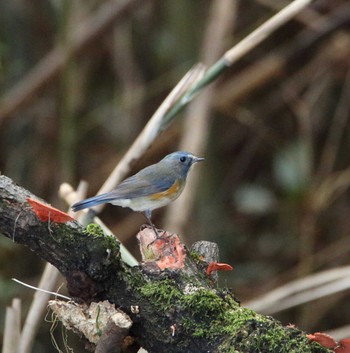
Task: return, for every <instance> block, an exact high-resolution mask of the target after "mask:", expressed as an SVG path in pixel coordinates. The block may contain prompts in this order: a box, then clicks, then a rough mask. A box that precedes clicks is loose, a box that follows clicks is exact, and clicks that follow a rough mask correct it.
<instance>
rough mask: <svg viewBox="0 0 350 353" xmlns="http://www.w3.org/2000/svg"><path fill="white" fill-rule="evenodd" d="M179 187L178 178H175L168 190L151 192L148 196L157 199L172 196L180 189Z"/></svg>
mask: <svg viewBox="0 0 350 353" xmlns="http://www.w3.org/2000/svg"><path fill="white" fill-rule="evenodd" d="M180 189H181V184H180V182H179V181H178V180H176V181H175V183H174V184H173V185H172V186H171V187H170V188H169V189H168V190H165V191H161V192H158V193H156V194H153V195H151V196H150V198H151V199H152V200H159V199H162V198H165V197H169V198H172V197H174V196H176V195H177V193H178V192H179V191H180Z"/></svg>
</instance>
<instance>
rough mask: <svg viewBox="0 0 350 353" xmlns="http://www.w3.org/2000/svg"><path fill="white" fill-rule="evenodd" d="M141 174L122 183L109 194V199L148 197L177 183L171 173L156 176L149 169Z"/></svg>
mask: <svg viewBox="0 0 350 353" xmlns="http://www.w3.org/2000/svg"><path fill="white" fill-rule="evenodd" d="M141 172H142V173H141ZM141 172H139V173H137V174H135V175H133V176H131V177H129V178H127V179H125V180H124V181H122V182H121V183H120V184H119V185H118V186H117V187H116V188H115V189H114V190H113V191H111V192H109V193H108V197H110V198H113V199H133V198H137V197H142V196H148V195H152V194H156V193H159V192H162V191H166V190H168V189H169V188H170V187H171V186H173V185H174V183H175V181H176V178H175V177H174V176H172V175H171V173H160V175H154V172H153V171H152V170H147V168H145V169H143V170H142V171H141Z"/></svg>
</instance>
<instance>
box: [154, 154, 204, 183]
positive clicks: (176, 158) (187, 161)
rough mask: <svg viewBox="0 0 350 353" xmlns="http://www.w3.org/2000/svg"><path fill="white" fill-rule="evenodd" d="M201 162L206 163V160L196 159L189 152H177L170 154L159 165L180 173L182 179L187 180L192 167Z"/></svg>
mask: <svg viewBox="0 0 350 353" xmlns="http://www.w3.org/2000/svg"><path fill="white" fill-rule="evenodd" d="M201 161H204V158H199V157H196V156H194V155H193V154H192V153H189V152H184V151H177V152H173V153H171V154H168V155H167V156H166V157H164V158H163V159H162V160H161V161H160V162H159V163H161V164H163V165H164V166H167V167H168V168H171V169H172V170H174V171H175V172H178V173H179V174H180V175H181V177H183V178H186V176H187V174H188V172H189V170H190V168H191V166H192V165H193V164H195V163H197V162H201Z"/></svg>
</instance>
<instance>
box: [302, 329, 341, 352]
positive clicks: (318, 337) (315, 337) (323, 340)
mask: <svg viewBox="0 0 350 353" xmlns="http://www.w3.org/2000/svg"><path fill="white" fill-rule="evenodd" d="M306 336H307V338H308V339H309V340H311V341H315V342H317V343H319V344H320V345H321V346H323V347H325V348H335V347H336V346H337V342H336V341H335V340H334V339H333V337H331V336H330V335H327V334H326V333H323V332H315V333H314V334H310V335H306Z"/></svg>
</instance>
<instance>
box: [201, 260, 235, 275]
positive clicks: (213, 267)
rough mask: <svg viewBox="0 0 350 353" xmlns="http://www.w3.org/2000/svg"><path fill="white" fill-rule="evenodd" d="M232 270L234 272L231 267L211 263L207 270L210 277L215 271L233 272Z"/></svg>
mask: <svg viewBox="0 0 350 353" xmlns="http://www.w3.org/2000/svg"><path fill="white" fill-rule="evenodd" d="M231 270H233V267H232V266H231V265H228V264H223V263H219V262H211V263H210V264H209V265H208V268H207V275H208V276H210V274H211V273H212V272H213V271H231Z"/></svg>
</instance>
